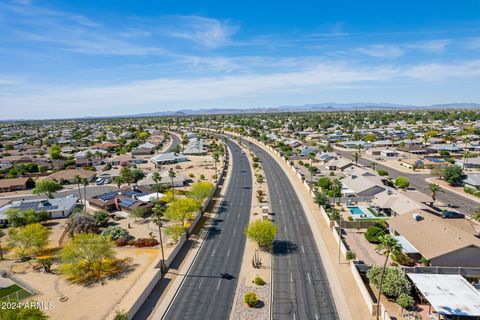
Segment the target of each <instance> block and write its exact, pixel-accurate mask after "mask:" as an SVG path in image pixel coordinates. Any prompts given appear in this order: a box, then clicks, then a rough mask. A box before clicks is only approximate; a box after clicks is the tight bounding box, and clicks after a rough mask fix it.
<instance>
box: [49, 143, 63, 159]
mask: <svg viewBox="0 0 480 320" xmlns="http://www.w3.org/2000/svg"><path fill="white" fill-rule="evenodd" d="M49 153H50V157H51V158H52V159H60V158H61V157H62V148H60V146H59V145H56V144H54V145H52V146H51V147H50V152H49Z"/></svg>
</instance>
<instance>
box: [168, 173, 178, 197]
mask: <svg viewBox="0 0 480 320" xmlns="http://www.w3.org/2000/svg"><path fill="white" fill-rule="evenodd" d="M168 176H169V177H170V179H172V201H173V200H175V188H174V186H173V179H174V178H175V177H176V176H177V174H176V173H175V170H173V168H170V170H168Z"/></svg>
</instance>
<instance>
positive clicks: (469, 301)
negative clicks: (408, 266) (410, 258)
mask: <svg viewBox="0 0 480 320" xmlns="http://www.w3.org/2000/svg"><path fill="white" fill-rule="evenodd" d="M407 275H408V277H409V278H410V279H412V281H413V283H414V284H415V286H416V287H417V289H418V290H420V292H421V293H422V295H423V296H424V297H425V298H426V299H427V300H428V302H429V303H430V304H431V306H432V307H433V309H434V310H435V311H436V312H438V313H439V314H443V315H459V316H460V315H461V316H470V317H478V316H480V291H478V290H477V289H475V287H474V286H472V285H471V284H470V283H469V282H468V281H467V280H465V278H463V277H462V276H461V275H457V274H419V273H408V274H407Z"/></svg>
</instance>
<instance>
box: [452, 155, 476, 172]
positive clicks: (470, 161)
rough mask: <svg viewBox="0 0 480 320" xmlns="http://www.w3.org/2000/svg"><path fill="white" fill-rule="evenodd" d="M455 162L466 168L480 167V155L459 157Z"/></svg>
mask: <svg viewBox="0 0 480 320" xmlns="http://www.w3.org/2000/svg"><path fill="white" fill-rule="evenodd" d="M455 164H456V165H458V166H460V167H463V168H465V169H480V157H475V158H466V159H465V160H464V159H458V160H457V161H455Z"/></svg>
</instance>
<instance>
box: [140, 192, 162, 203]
mask: <svg viewBox="0 0 480 320" xmlns="http://www.w3.org/2000/svg"><path fill="white" fill-rule="evenodd" d="M163 196H164V194H163V193H159V192H158V193H155V192H154V193H150V194H147V195H144V196H141V197H138V200H140V201H143V202H150V201H152V198H153V200H157V197H158V199H162V197H163Z"/></svg>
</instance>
